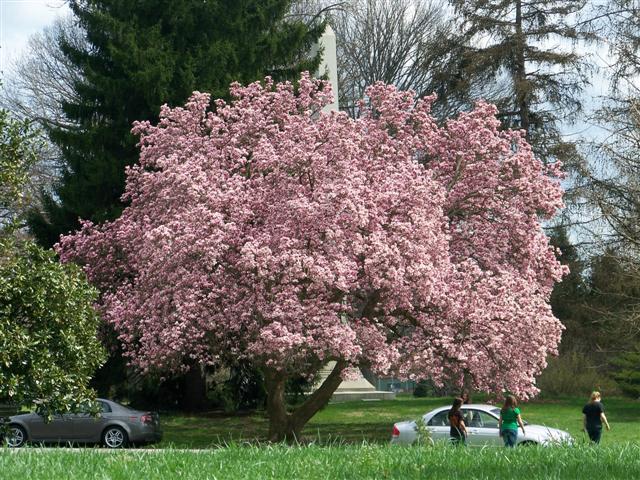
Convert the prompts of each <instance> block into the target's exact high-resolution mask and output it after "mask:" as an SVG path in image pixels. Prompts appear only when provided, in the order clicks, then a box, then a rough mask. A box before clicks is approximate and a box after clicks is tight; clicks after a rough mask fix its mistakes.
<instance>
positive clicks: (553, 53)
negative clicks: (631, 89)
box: [452, 0, 587, 161]
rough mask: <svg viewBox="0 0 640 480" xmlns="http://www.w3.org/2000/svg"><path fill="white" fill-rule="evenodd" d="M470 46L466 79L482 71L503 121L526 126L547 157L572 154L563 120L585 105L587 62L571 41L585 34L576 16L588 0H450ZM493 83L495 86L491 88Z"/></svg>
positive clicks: (536, 148)
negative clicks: (561, 125) (576, 23)
mask: <svg viewBox="0 0 640 480" xmlns="http://www.w3.org/2000/svg"><path fill="white" fill-rule="evenodd" d="M452 4H453V6H454V7H455V9H456V11H457V13H458V14H459V15H460V17H461V21H462V31H463V37H464V39H465V45H467V48H466V53H465V54H464V56H465V58H464V61H463V64H464V65H465V67H464V70H465V71H464V75H465V76H466V77H467V78H482V79H484V81H486V82H487V85H488V86H490V87H489V88H490V89H491V90H492V91H494V92H495V91H496V88H495V86H496V85H500V86H501V88H500V89H499V91H501V93H500V94H499V95H498V96H497V97H496V98H490V100H491V101H494V102H495V103H497V105H498V107H499V108H500V112H501V113H500V115H501V120H502V122H503V124H504V126H505V127H508V128H521V129H523V130H525V131H526V133H527V138H528V140H529V142H530V143H531V144H532V145H533V147H534V151H535V152H536V154H537V155H538V156H540V157H541V158H542V159H543V160H545V161H554V160H556V159H561V160H565V161H566V160H567V159H570V158H571V157H572V156H574V155H575V147H574V145H572V144H570V143H567V142H565V141H563V139H562V136H561V134H560V131H559V123H560V122H561V121H563V120H565V121H566V120H567V119H571V118H572V117H573V116H574V115H575V114H576V113H578V112H579V111H580V110H581V109H582V104H581V101H580V94H581V92H582V89H583V86H584V84H585V83H586V82H587V77H586V73H585V68H586V65H585V63H584V60H583V58H582V57H581V55H580V54H578V53H576V51H575V49H573V48H570V47H571V45H572V42H575V41H577V40H579V39H580V34H579V32H578V31H577V30H576V28H575V27H574V26H573V25H572V24H571V23H570V21H571V19H572V18H575V15H577V14H578V13H579V12H580V11H581V10H582V9H583V8H584V6H585V4H586V1H585V0H452ZM491 86H493V88H491Z"/></svg>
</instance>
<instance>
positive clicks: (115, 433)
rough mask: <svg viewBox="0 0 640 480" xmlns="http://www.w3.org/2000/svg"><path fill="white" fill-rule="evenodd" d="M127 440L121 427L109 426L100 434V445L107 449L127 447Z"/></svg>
mask: <svg viewBox="0 0 640 480" xmlns="http://www.w3.org/2000/svg"><path fill="white" fill-rule="evenodd" d="M128 442H129V438H128V437H127V432H125V431H124V429H122V428H121V427H117V426H115V425H114V426H111V427H107V428H105V429H104V431H103V432H102V445H104V446H105V447H107V448H123V447H126V446H127V443H128Z"/></svg>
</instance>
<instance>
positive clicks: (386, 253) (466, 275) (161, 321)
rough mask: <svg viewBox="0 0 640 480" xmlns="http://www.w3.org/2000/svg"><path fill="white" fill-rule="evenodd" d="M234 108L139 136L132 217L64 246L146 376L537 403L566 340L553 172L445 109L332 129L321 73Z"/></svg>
mask: <svg viewBox="0 0 640 480" xmlns="http://www.w3.org/2000/svg"><path fill="white" fill-rule="evenodd" d="M231 93H232V95H233V97H234V101H233V102H232V103H231V104H225V103H224V102H223V101H220V100H218V101H216V102H215V106H216V108H215V111H209V110H208V107H209V104H210V98H209V96H208V95H206V94H202V93H197V92H196V93H194V94H193V96H192V97H191V99H190V100H189V102H188V103H187V104H186V106H185V107H184V108H173V109H172V108H169V107H166V106H165V107H163V109H162V112H161V117H160V122H159V123H158V125H151V124H149V123H148V122H143V123H138V124H136V125H135V128H134V129H133V131H134V132H135V133H136V134H138V135H140V147H141V154H140V163H139V165H137V166H135V167H132V168H131V169H129V170H128V172H127V189H126V193H125V199H126V200H127V201H128V202H129V206H128V207H127V208H126V209H125V211H124V212H123V214H122V216H121V217H120V218H119V219H117V220H115V221H113V222H111V223H107V224H103V225H92V224H91V223H89V222H86V223H84V224H83V226H82V230H81V231H80V232H78V233H76V234H74V235H70V236H66V237H63V238H62V239H61V241H60V243H59V245H58V247H57V248H58V251H59V253H60V255H61V258H62V260H63V261H76V262H79V263H81V264H83V265H85V269H86V272H87V274H88V276H89V278H90V280H91V281H92V282H93V283H94V284H95V285H97V286H98V287H100V288H101V290H102V291H103V292H104V293H103V295H102V300H101V308H102V313H103V316H104V318H105V320H106V321H107V322H109V323H110V324H112V325H113V326H114V327H115V329H116V331H117V332H118V333H119V338H120V340H121V341H122V344H123V346H124V349H125V352H126V354H127V355H128V356H129V358H130V360H131V361H132V362H133V364H135V365H137V366H138V367H140V368H141V369H142V370H145V371H148V370H179V369H180V368H182V366H183V365H185V364H186V363H187V361H191V362H192V361H197V362H210V363H225V362H227V361H232V360H237V359H240V358H242V359H246V360H249V361H251V362H253V363H254V365H256V366H258V367H259V368H263V369H270V370H272V371H274V372H280V373H282V374H286V375H294V374H295V375H298V374H302V375H305V376H310V375H313V374H314V373H315V372H316V371H317V369H318V368H319V367H320V366H321V365H322V364H323V363H325V362H327V361H329V360H339V361H342V362H343V363H344V364H345V365H346V367H345V368H348V367H350V366H351V367H353V366H357V365H368V366H369V367H371V368H372V369H373V370H374V371H376V372H377V373H379V374H387V373H394V374H396V375H401V376H403V377H409V378H424V377H430V378H432V379H434V380H435V381H436V382H442V381H444V380H451V379H453V380H454V381H461V380H462V378H463V376H467V378H469V379H471V381H472V382H473V384H474V386H475V387H476V388H478V389H481V390H485V389H486V390H494V391H495V390H497V391H501V390H503V389H507V390H509V391H512V392H516V393H519V394H520V395H522V396H530V395H533V394H535V393H536V392H537V389H536V387H535V377H536V375H538V374H539V373H540V372H541V370H542V369H543V368H544V367H545V365H546V363H545V362H546V360H545V359H546V357H547V355H549V354H551V353H555V352H556V348H557V345H558V342H559V340H560V334H561V330H562V325H561V324H560V323H559V321H558V320H557V319H556V318H555V317H554V316H553V315H552V313H551V309H550V307H549V304H548V300H549V295H550V293H551V289H552V287H553V284H554V282H556V281H559V280H560V279H561V278H562V276H563V274H564V270H563V267H562V266H561V265H560V264H559V262H558V261H557V259H556V257H555V252H554V250H553V248H552V247H551V246H550V245H549V243H548V240H547V238H546V236H545V235H544V233H543V231H542V228H541V223H540V219H541V218H544V217H550V216H552V215H553V214H554V212H555V211H556V210H557V209H558V208H559V207H561V205H562V190H561V187H560V183H559V180H558V178H559V176H560V172H559V167H558V166H557V165H551V166H545V165H543V164H542V163H541V162H540V161H539V160H537V159H536V158H535V157H534V156H533V154H532V151H531V148H530V146H529V145H528V144H527V143H526V142H525V140H524V137H523V133H522V132H520V131H510V130H507V131H502V130H500V124H499V122H498V120H496V118H495V114H496V109H495V107H494V106H492V105H489V104H486V103H478V104H477V105H476V107H475V109H474V110H473V111H471V112H468V113H463V114H461V115H460V116H459V117H458V118H456V119H453V120H450V121H448V122H447V123H446V124H445V125H443V126H439V125H438V124H437V123H436V122H435V120H434V119H433V117H432V116H431V115H430V113H429V112H430V107H431V104H432V101H433V98H430V97H427V98H424V99H421V100H418V101H416V100H415V98H414V94H413V93H412V92H403V91H398V90H397V89H395V88H394V87H391V86H388V85H384V84H381V83H378V84H376V85H373V86H372V87H370V88H369V89H368V90H367V102H366V103H365V102H363V103H362V105H361V108H362V109H363V112H364V114H363V115H362V116H361V118H359V119H357V120H353V119H350V118H349V117H348V116H347V115H346V114H344V113H337V112H330V113H324V112H320V109H321V107H322V106H323V105H325V104H327V103H328V101H329V100H330V98H331V92H330V89H329V86H328V84H327V83H326V82H323V81H319V80H313V79H311V78H310V77H309V76H308V75H303V76H302V78H301V80H300V83H299V86H298V87H297V88H296V89H294V87H293V85H291V84H290V83H280V84H275V83H273V82H272V81H271V80H270V79H269V78H267V79H266V80H265V82H263V83H262V84H261V83H258V82H256V83H253V84H251V85H249V86H246V87H243V86H240V85H238V84H234V85H233V86H232V88H231Z"/></svg>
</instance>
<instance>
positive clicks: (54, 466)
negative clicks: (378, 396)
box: [0, 444, 640, 480]
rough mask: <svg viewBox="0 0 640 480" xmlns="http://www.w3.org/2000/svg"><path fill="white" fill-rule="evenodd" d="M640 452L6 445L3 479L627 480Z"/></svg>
mask: <svg viewBox="0 0 640 480" xmlns="http://www.w3.org/2000/svg"><path fill="white" fill-rule="evenodd" d="M639 458H640V447H639V446H638V445H637V444H626V445H620V446H601V447H589V446H579V447H558V448H543V447H529V448H519V449H513V450H506V449H504V448H485V449H470V448H464V447H461V448H456V447H452V446H449V445H438V446H435V447H419V446H418V447H414V446H411V447H399V446H391V445H342V446H328V447H321V446H318V445H312V446H303V447H286V446H283V445H276V446H269V445H263V446H255V445H254V446H239V445H232V446H228V447H225V448H219V449H213V450H203V451H201V452H193V451H188V452H185V451H176V450H169V451H163V452H154V451H149V450H137V451H136V450H130V451H126V450H124V451H115V452H113V451H105V450H94V449H76V450H71V451H69V450H65V449H53V450H49V451H39V450H38V449H25V450H22V451H17V452H16V451H9V450H7V449H4V451H3V450H2V449H0V478H2V479H5V478H7V479H9V478H28V479H31V480H61V479H62V480H66V479H73V480H84V479H101V480H129V479H145V480H156V479H158V480H160V479H172V480H173V479H194V480H195V479H197V480H209V479H216V480H222V479H229V480H231V479H252V480H262V479H265V480H266V479H273V480H290V479H295V480H306V479H309V480H311V479H313V480H316V479H356V480H357V479H402V480H412V479H428V480H438V479H451V480H456V479H465V480H466V479H473V480H476V479H478V480H479V479H483V480H484V479H492V480H493V479H511V478H513V479H526V480H543V479H544V480H556V479H562V480H570V479H576V480H585V479H591V478H598V479H603V480H604V479H606V480H612V479H625V480H626V479H637V478H640V461H639Z"/></svg>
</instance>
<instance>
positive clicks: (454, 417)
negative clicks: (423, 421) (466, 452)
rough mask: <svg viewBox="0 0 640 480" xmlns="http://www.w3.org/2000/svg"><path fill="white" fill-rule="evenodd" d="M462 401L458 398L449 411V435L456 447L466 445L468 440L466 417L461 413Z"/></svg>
mask: <svg viewBox="0 0 640 480" xmlns="http://www.w3.org/2000/svg"><path fill="white" fill-rule="evenodd" d="M461 406H462V399H461V398H456V399H455V400H454V401H453V405H451V410H449V435H450V436H451V443H453V444H454V445H464V444H465V442H466V439H467V427H466V426H465V424H464V417H463V416H462V412H461V411H460V407H461Z"/></svg>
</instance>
